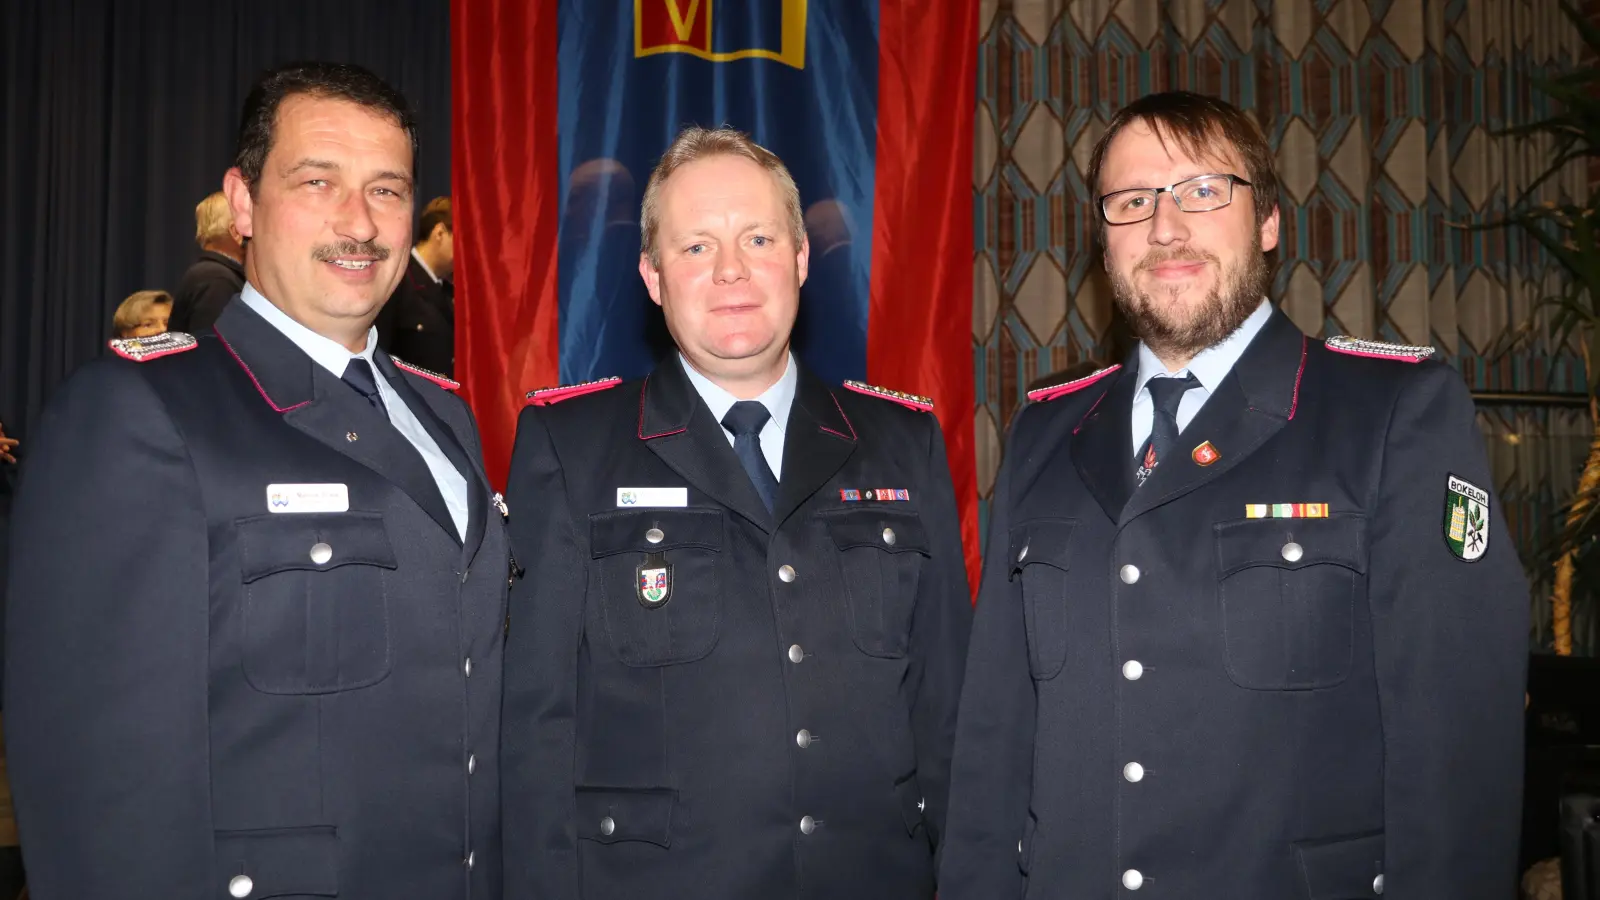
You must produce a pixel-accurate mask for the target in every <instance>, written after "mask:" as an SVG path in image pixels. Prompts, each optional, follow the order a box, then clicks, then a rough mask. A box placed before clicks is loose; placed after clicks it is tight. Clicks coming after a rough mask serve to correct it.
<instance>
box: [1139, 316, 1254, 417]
mask: <svg viewBox="0 0 1600 900" xmlns="http://www.w3.org/2000/svg"><path fill="white" fill-rule="evenodd" d="M1270 318H1272V303H1271V302H1270V301H1268V300H1267V299H1266V298H1262V300H1261V305H1260V306H1258V307H1256V311H1255V312H1253V313H1251V314H1250V315H1249V317H1248V318H1246V319H1245V320H1244V322H1242V323H1241V324H1240V325H1239V327H1238V328H1237V329H1235V330H1234V332H1233V334H1230V335H1228V336H1227V337H1226V338H1223V339H1222V340H1221V341H1220V342H1218V343H1215V344H1212V345H1211V346H1209V347H1207V348H1206V349H1204V350H1201V351H1200V352H1199V353H1198V354H1197V355H1196V356H1195V358H1194V359H1192V360H1190V361H1189V364H1188V365H1187V366H1185V367H1183V368H1182V369H1179V370H1178V371H1176V372H1173V373H1171V374H1172V375H1173V376H1174V377H1181V376H1182V375H1184V374H1185V373H1188V374H1191V375H1193V376H1194V377H1195V379H1196V380H1197V381H1199V382H1200V386H1201V387H1202V388H1205V391H1206V393H1207V394H1211V393H1214V392H1215V391H1216V390H1217V386H1218V385H1220V384H1222V379H1224V378H1226V377H1227V376H1228V373H1229V372H1231V371H1233V366H1234V364H1235V363H1237V362H1238V361H1239V357H1241V356H1243V355H1244V350H1245V348H1246V347H1248V346H1250V341H1251V340H1253V339H1254V338H1255V336H1256V334H1257V333H1259V332H1260V331H1261V328H1262V326H1264V325H1266V324H1267V320H1268V319H1270ZM1166 374H1168V373H1167V367H1166V366H1164V365H1162V364H1161V360H1159V359H1156V355H1155V354H1154V353H1151V352H1150V348H1149V347H1147V346H1145V344H1144V342H1143V341H1140V342H1139V382H1138V384H1137V385H1135V386H1134V390H1133V395H1134V396H1135V397H1137V396H1139V392H1140V391H1142V390H1144V386H1145V385H1146V384H1148V383H1149V381H1150V379H1152V378H1154V377H1156V376H1157V375H1166Z"/></svg>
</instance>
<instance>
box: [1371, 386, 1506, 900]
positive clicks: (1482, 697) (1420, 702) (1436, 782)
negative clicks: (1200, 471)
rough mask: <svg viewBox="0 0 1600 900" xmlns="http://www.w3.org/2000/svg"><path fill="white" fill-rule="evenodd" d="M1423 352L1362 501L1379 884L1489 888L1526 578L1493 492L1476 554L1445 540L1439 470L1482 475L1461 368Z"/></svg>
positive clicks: (1501, 859) (1412, 890)
mask: <svg viewBox="0 0 1600 900" xmlns="http://www.w3.org/2000/svg"><path fill="white" fill-rule="evenodd" d="M1423 365H1424V366H1425V368H1424V369H1423V370H1422V371H1421V372H1418V373H1416V375H1417V377H1416V378H1414V379H1408V381H1409V384H1407V385H1406V386H1405V387H1404V388H1402V389H1401V390H1400V392H1399V395H1398V398H1397V400H1396V402H1395V405H1394V408H1393V410H1392V413H1391V417H1390V421H1389V426H1388V430H1387V437H1386V439H1385V446H1384V448H1383V469H1382V474H1381V476H1380V478H1379V481H1378V487H1377V496H1376V497H1374V498H1372V499H1371V501H1370V502H1369V503H1368V504H1367V508H1368V509H1371V510H1374V513H1373V521H1372V522H1371V523H1370V525H1369V530H1370V534H1371V548H1372V549H1371V556H1370V563H1369V568H1370V572H1369V574H1368V579H1367V583H1368V596H1369V600H1370V603H1371V608H1372V622H1373V644H1374V646H1373V651H1374V663H1375V665H1376V668H1377V678H1378V700H1379V705H1380V712H1381V715H1382V722H1383V743H1384V767H1383V768H1384V772H1383V777H1384V810H1385V812H1384V818H1385V823H1384V833H1385V863H1384V869H1385V871H1384V893H1385V895H1386V896H1390V897H1401V898H1405V900H1423V898H1437V900H1474V898H1482V900H1490V898H1500V897H1504V896H1508V894H1509V893H1511V892H1513V891H1514V890H1515V884H1516V862H1517V841H1518V829H1519V826H1520V823H1521V821H1522V817H1521V786H1522V776H1523V772H1522V724H1523V690H1524V686H1525V682H1526V670H1527V659H1528V600H1529V597H1528V586H1527V584H1526V582H1525V580H1524V578H1523V574H1522V569H1521V566H1520V565H1519V564H1518V562H1517V557H1516V553H1515V550H1514V548H1513V546H1512V541H1511V535H1510V533H1509V532H1508V531H1507V530H1506V525H1505V518H1504V516H1503V515H1502V514H1501V510H1500V509H1499V501H1498V498H1494V497H1491V499H1490V503H1489V509H1488V519H1487V524H1488V547H1487V550H1486V551H1485V552H1484V553H1483V555H1482V556H1481V557H1479V558H1477V559H1476V560H1474V561H1471V562H1468V561H1465V560H1463V559H1462V558H1460V557H1458V556H1457V555H1456V554H1455V553H1454V552H1452V550H1451V549H1450V545H1449V544H1448V543H1447V542H1446V534H1445V533H1446V530H1447V529H1448V527H1449V521H1448V519H1449V517H1448V516H1447V514H1446V508H1445V503H1446V499H1447V496H1448V487H1447V483H1448V481H1449V479H1450V478H1451V477H1452V476H1454V477H1455V478H1458V479H1461V480H1463V481H1466V482H1469V483H1470V484H1472V485H1474V486H1476V487H1477V488H1481V489H1482V490H1484V491H1489V492H1491V493H1492V490H1493V484H1492V480H1491V473H1490V471H1489V464H1488V459H1487V457H1486V454H1485V452H1484V446H1483V437H1482V435H1481V433H1480V432H1479V430H1478V428H1477V426H1476V423H1475V410H1474V408H1473V404H1472V399H1471V397H1470V396H1469V395H1468V393H1467V390H1466V387H1465V385H1464V384H1463V383H1462V381H1461V378H1460V377H1459V376H1458V375H1457V374H1456V373H1455V372H1454V371H1453V370H1450V369H1448V368H1446V367H1444V366H1440V365H1437V364H1431V363H1425V364H1423Z"/></svg>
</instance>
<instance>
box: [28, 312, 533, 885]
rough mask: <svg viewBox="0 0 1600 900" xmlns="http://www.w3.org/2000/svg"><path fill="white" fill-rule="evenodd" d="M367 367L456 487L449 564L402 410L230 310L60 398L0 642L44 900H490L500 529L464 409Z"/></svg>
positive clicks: (501, 593)
mask: <svg viewBox="0 0 1600 900" xmlns="http://www.w3.org/2000/svg"><path fill="white" fill-rule="evenodd" d="M376 360H377V370H378V374H379V376H380V377H383V378H386V379H388V381H389V383H390V385H392V386H393V387H394V389H395V391H396V392H397V393H398V394H399V395H400V396H401V397H402V398H404V400H405V403H406V405H407V406H408V407H410V408H411V410H412V411H413V412H414V413H415V414H416V416H417V418H418V419H419V420H420V421H421V422H422V423H423V425H424V426H425V427H426V428H427V430H428V431H429V433H430V434H431V435H432V436H433V438H434V440H435V441H436V442H437V443H438V444H439V446H440V448H441V449H442V450H443V452H444V453H445V454H446V455H447V456H449V457H450V459H451V461H452V462H454V464H455V466H456V468H457V469H458V470H459V471H460V472H461V473H462V474H463V475H464V476H465V477H466V479H467V484H468V495H469V520H468V521H469V525H468V528H467V533H466V540H465V543H464V544H463V542H462V540H461V539H460V537H459V536H458V532H457V530H456V526H455V525H454V523H453V521H452V519H451V518H450V515H449V512H448V510H447V509H446V508H445V506H444V501H443V499H442V498H441V496H440V493H439V490H438V488H437V486H436V485H435V483H434V481H433V479H432V476H431V474H430V473H429V472H428V470H427V468H426V466H425V465H424V463H423V462H422V459H421V457H420V456H419V455H417V454H416V453H415V452H412V451H410V450H409V445H408V444H406V442H405V438H404V437H403V436H401V434H400V433H399V432H397V431H395V430H394V428H393V427H392V426H390V425H389V423H388V419H387V418H386V417H384V416H383V414H382V413H381V412H380V411H378V410H375V409H373V408H372V407H370V406H369V405H368V404H367V401H366V400H365V399H363V398H362V397H361V396H360V395H359V394H357V393H356V392H355V391H353V390H352V389H351V388H350V387H349V386H348V385H346V384H345V383H344V382H342V381H341V380H340V379H339V378H337V377H335V376H334V375H332V374H330V373H329V372H328V371H327V370H326V369H325V368H323V367H322V366H320V365H318V364H317V363H315V362H313V361H312V359H311V358H310V357H309V356H307V355H306V354H305V353H304V352H303V351H301V350H300V349H299V348H298V347H297V346H295V345H294V344H293V343H292V342H291V341H290V339H289V338H288V337H286V336H284V335H283V334H282V333H281V332H279V331H278V330H276V329H275V328H274V327H273V326H272V325H271V324H269V323H268V322H267V321H265V320H264V319H262V318H261V317H260V316H259V315H257V314H256V313H255V312H254V311H252V310H251V309H250V308H249V307H248V306H246V305H245V304H243V303H240V302H238V301H235V302H233V303H231V304H230V305H229V306H228V308H227V309H226V310H225V311H224V312H223V315H222V317H221V318H220V319H219V320H218V322H217V324H216V330H215V332H214V333H212V332H208V333H207V334H206V335H205V336H203V337H201V338H200V339H199V346H198V347H197V348H195V349H193V350H189V351H187V352H181V353H176V354H174V355H170V356H167V357H164V358H158V359H146V360H145V361H144V362H142V363H135V362H130V361H128V360H124V359H115V358H113V359H110V360H105V361H102V362H98V363H95V364H92V365H90V366H88V367H86V368H85V369H84V370H82V371H81V372H79V373H78V374H76V375H75V376H74V377H73V378H71V379H70V380H69V381H68V382H67V384H66V385H65V386H64V387H63V388H62V389H61V392H60V394H59V395H58V396H57V397H56V398H55V400H54V401H53V403H52V404H51V407H50V410H49V412H48V414H47V415H46V416H45V421H44V426H43V428H42V429H40V430H39V433H38V434H37V436H36V437H35V439H34V440H33V441H32V442H31V445H32V446H30V448H29V449H30V450H32V451H33V453H32V455H31V457H30V461H29V465H28V466H27V468H26V470H25V471H24V473H23V478H22V485H21V492H20V496H19V497H18V499H17V503H16V509H15V517H14V522H13V524H14V528H13V540H14V542H13V555H12V571H11V590H10V597H9V600H10V609H9V614H8V617H7V619H8V621H7V626H8V627H7V634H6V639H7V658H6V666H7V671H6V684H5V688H6V698H5V699H6V704H5V710H6V743H7V747H6V750H7V752H8V764H9V769H10V776H11V784H12V788H13V791H14V793H15V795H16V808H17V817H18V820H19V822H20V823H22V824H21V826H20V827H21V831H22V834H23V838H22V840H23V854H24V859H25V862H26V865H27V868H28V882H29V886H30V888H31V889H32V894H33V896H34V897H37V898H39V900H99V898H152V900H154V898H160V900H211V898H230V897H231V898H246V897H251V898H253V897H333V896H338V897H357V898H377V897H386V898H388V897H392V898H400V897H417V898H422V897H426V898H428V900H448V898H458V900H467V898H473V900H477V898H497V897H499V895H500V871H501V869H500V859H499V853H498V850H499V809H498V794H499V784H498V771H499V766H498V760H497V755H498V753H497V745H498V718H499V703H500V652H501V645H502V640H503V629H504V622H505V604H506V595H507V594H506V592H507V580H508V579H507V571H508V550H507V543H506V538H505V532H504V525H503V522H502V518H501V516H500V514H499V513H498V512H497V511H496V509H495V507H494V505H493V504H492V495H491V493H490V491H489V489H488V487H487V481H486V479H485V478H484V474H483V470H482V468H481V466H480V463H479V456H480V451H479V446H478V437H477V434H476V429H475V426H474V424H473V421H472V417H471V414H470V413H469V412H468V410H467V407H466V405H465V404H464V403H463V402H462V401H461V400H460V399H458V398H457V397H455V396H454V395H453V394H450V393H448V392H446V391H445V390H443V389H441V388H440V387H439V386H438V385H436V384H434V383H430V381H429V380H427V379H424V378H422V377H419V376H417V375H414V374H411V373H405V372H402V371H401V370H399V369H397V368H396V367H395V365H394V363H393V362H392V361H391V360H390V359H389V358H388V357H387V356H386V355H385V354H383V353H381V352H380V353H378V354H377V357H376ZM274 484H319V485H329V484H341V485H345V486H346V488H347V490H348V497H349V510H348V511H347V512H320V513H273V512H271V511H270V509H271V508H272V498H271V497H270V496H269V489H268V486H269V485H274ZM280 508H281V507H280ZM469 661H470V662H469Z"/></svg>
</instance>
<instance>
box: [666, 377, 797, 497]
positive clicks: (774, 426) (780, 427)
mask: <svg viewBox="0 0 1600 900" xmlns="http://www.w3.org/2000/svg"><path fill="white" fill-rule="evenodd" d="M678 364H679V365H681V366H683V371H684V372H686V373H688V375H689V383H690V384H692V385H694V389H695V392H696V393H698V394H699V395H700V399H701V400H704V401H705V402H706V406H708V407H710V408H711V417H712V418H713V419H716V420H717V421H718V422H721V421H722V417H723V416H725V415H727V414H728V410H730V409H732V408H733V405H734V404H735V403H738V402H739V398H738V397H735V396H734V395H732V394H730V393H728V392H727V391H725V390H723V389H722V388H720V387H717V386H716V385H715V384H713V383H712V381H711V379H709V378H707V377H705V376H704V375H701V374H700V373H699V372H696V371H695V368H694V366H691V365H689V361H688V360H687V359H684V358H683V354H682V353H680V354H678ZM799 383H800V372H799V370H797V369H796V368H795V367H794V354H793V353H791V354H789V359H788V362H786V363H785V364H784V368H783V377H782V378H779V379H778V381H777V383H776V384H774V385H773V386H772V387H769V388H767V389H766V390H765V391H764V392H762V394H761V396H759V397H757V398H756V402H758V403H760V404H761V405H762V406H765V407H766V408H767V412H769V413H771V414H772V417H771V418H769V419H767V424H765V425H763V426H761V434H760V435H759V437H760V438H761V455H762V456H765V457H766V458H767V465H768V466H770V467H771V468H772V477H773V478H776V479H778V481H780V482H781V481H783V431H784V429H785V428H788V427H789V407H791V406H793V405H794V391H795V387H796V386H797V385H798V384H799ZM722 433H723V434H724V435H726V436H727V438H728V446H730V447H731V446H733V432H731V431H729V430H728V429H726V428H724V429H722Z"/></svg>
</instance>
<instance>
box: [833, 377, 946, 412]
mask: <svg viewBox="0 0 1600 900" xmlns="http://www.w3.org/2000/svg"><path fill="white" fill-rule="evenodd" d="M844 386H845V389H846V390H851V391H855V392H856V393H858V394H866V395H867V396H869V397H882V398H883V399H885V400H892V401H894V402H895V403H898V404H900V405H901V406H904V407H906V408H907V409H914V410H916V411H917V412H933V400H931V399H929V398H927V397H924V396H921V395H920V394H908V393H906V392H905V391H897V390H893V389H892V388H885V387H878V386H877V385H875V384H867V383H866V382H865V381H846V382H845V383H844Z"/></svg>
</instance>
